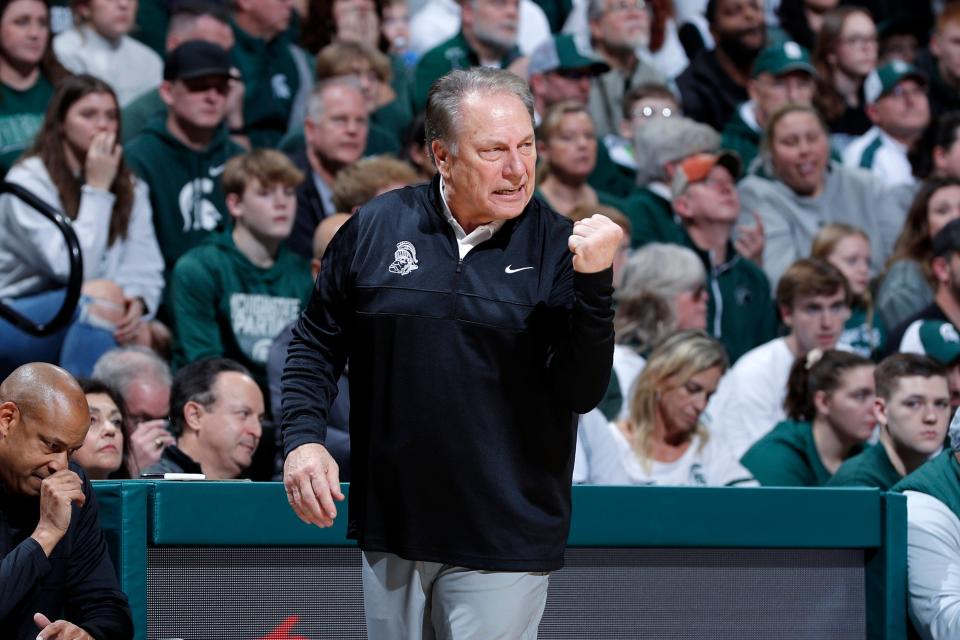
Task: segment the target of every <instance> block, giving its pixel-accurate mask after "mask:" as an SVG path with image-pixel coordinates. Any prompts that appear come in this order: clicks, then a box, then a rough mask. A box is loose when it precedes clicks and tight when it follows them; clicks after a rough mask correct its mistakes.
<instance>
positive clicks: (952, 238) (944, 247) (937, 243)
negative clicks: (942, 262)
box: [933, 220, 960, 257]
mask: <svg viewBox="0 0 960 640" xmlns="http://www.w3.org/2000/svg"><path fill="white" fill-rule="evenodd" d="M955 251H960V220H953V221H952V222H949V223H947V225H946V226H945V227H944V228H943V229H940V231H937V235H935V236H933V255H934V257H937V256H945V255H947V254H948V253H953V252H955Z"/></svg>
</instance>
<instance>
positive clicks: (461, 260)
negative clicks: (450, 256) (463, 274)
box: [457, 258, 463, 273]
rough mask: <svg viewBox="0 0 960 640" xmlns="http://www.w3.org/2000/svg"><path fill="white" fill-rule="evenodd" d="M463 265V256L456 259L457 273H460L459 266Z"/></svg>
mask: <svg viewBox="0 0 960 640" xmlns="http://www.w3.org/2000/svg"><path fill="white" fill-rule="evenodd" d="M461 267H463V258H460V259H459V260H457V273H460V268H461Z"/></svg>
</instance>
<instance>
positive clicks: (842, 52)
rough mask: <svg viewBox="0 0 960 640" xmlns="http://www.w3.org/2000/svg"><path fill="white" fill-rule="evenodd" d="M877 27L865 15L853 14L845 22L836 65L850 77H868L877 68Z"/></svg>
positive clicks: (834, 59)
mask: <svg viewBox="0 0 960 640" xmlns="http://www.w3.org/2000/svg"><path fill="white" fill-rule="evenodd" d="M878 57H879V48H878V45H877V27H876V25H874V24H873V20H871V19H870V17H869V16H868V15H867V14H865V13H860V12H857V13H851V14H850V15H849V16H847V19H846V20H844V22H843V28H842V29H841V30H840V38H839V39H838V41H837V50H836V52H835V54H834V56H832V58H833V60H832V61H834V64H836V66H837V67H838V68H839V69H840V70H841V71H843V72H844V73H846V74H847V75H849V76H853V77H856V78H863V77H866V75H867V74H868V73H870V72H871V71H873V70H874V68H876V66H877V58H878Z"/></svg>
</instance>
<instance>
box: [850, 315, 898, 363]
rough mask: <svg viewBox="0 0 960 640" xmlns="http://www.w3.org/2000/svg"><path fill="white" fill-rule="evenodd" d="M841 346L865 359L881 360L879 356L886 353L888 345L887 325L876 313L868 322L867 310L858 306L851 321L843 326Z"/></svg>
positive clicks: (851, 316)
mask: <svg viewBox="0 0 960 640" xmlns="http://www.w3.org/2000/svg"><path fill="white" fill-rule="evenodd" d="M840 344H842V345H844V346H846V347H849V348H850V349H851V350H852V351H853V352H854V353H858V354H860V355H862V356H863V357H865V358H877V359H879V354H881V353H884V351H885V347H886V345H887V325H885V324H884V323H883V320H882V319H881V318H880V314H879V313H877V312H876V311H874V312H873V314H872V317H871V318H870V321H869V322H868V321H867V310H866V309H865V308H864V307H861V306H856V307H854V308H853V310H852V311H851V313H850V319H849V320H847V322H846V324H844V325H843V334H842V335H841V336H840Z"/></svg>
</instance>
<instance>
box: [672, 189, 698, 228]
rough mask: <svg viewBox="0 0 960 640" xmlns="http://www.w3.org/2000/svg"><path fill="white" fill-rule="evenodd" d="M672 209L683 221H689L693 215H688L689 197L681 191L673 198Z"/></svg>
mask: <svg viewBox="0 0 960 640" xmlns="http://www.w3.org/2000/svg"><path fill="white" fill-rule="evenodd" d="M673 210H674V211H675V212H676V214H677V215H678V216H680V219H681V220H683V221H684V222H690V220H691V219H692V218H693V216H692V215H690V199H689V198H687V196H686V194H683V193H681V194H680V195H679V196H677V197H676V198H674V199H673Z"/></svg>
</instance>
